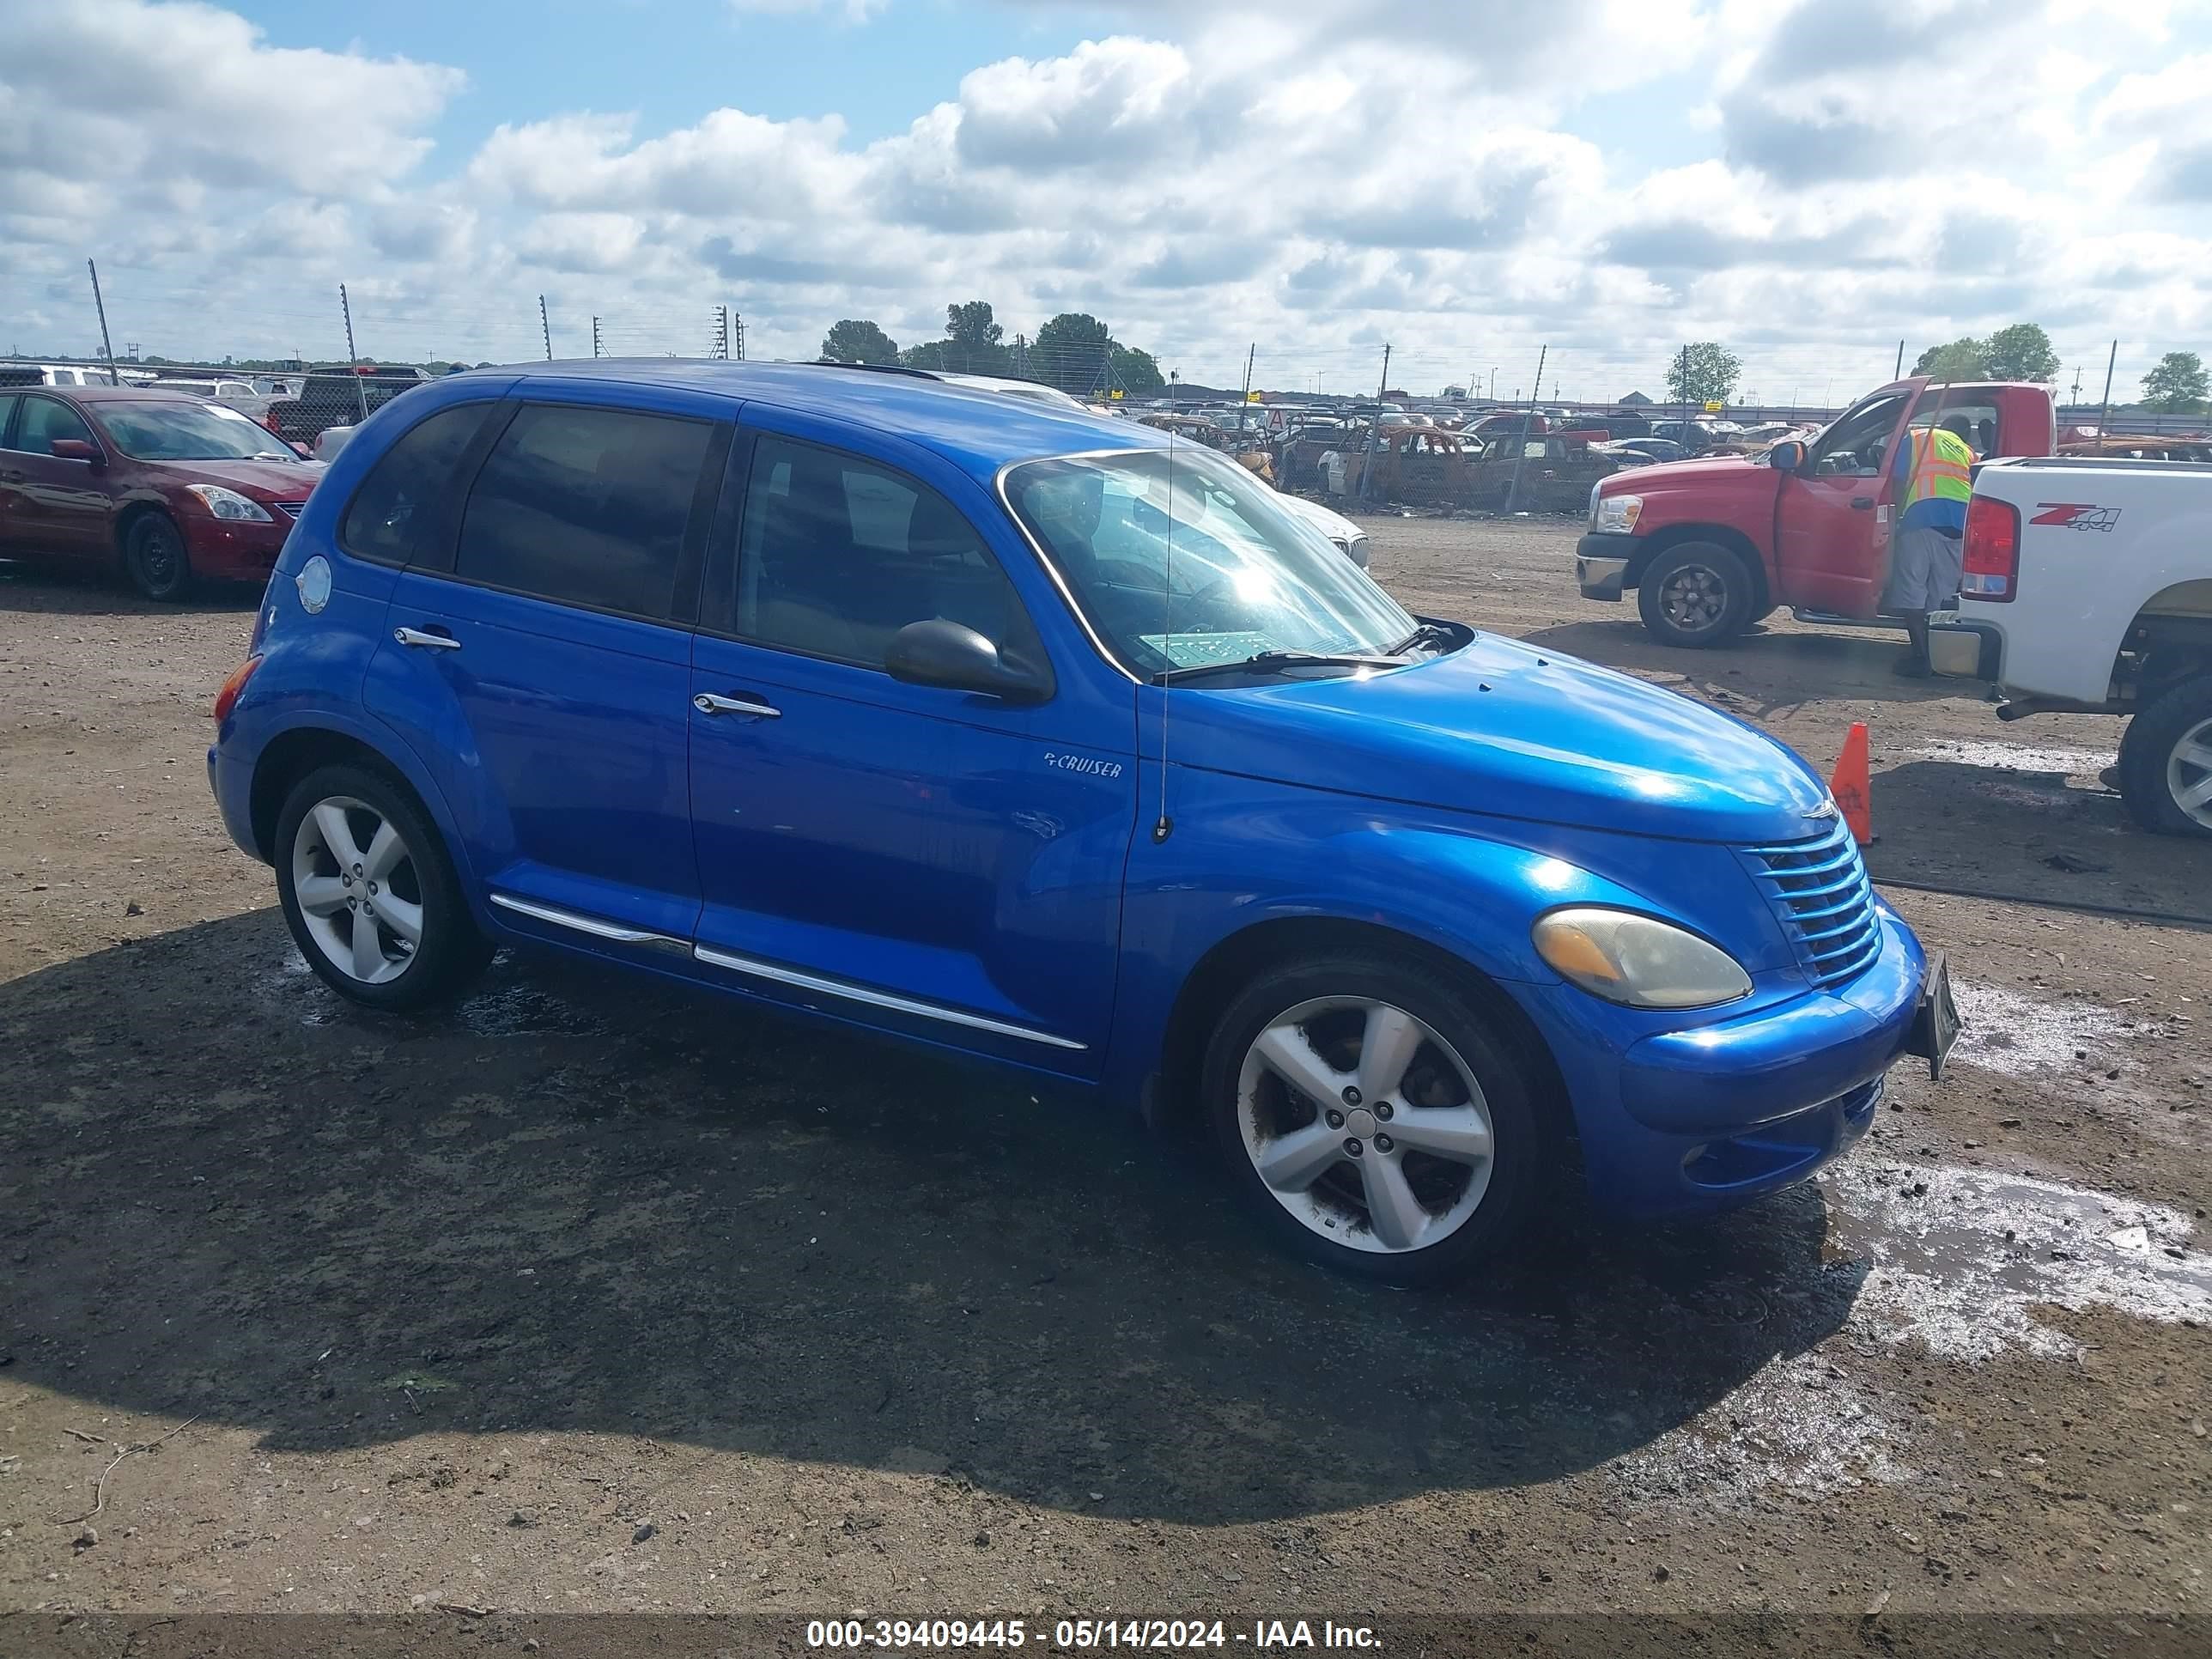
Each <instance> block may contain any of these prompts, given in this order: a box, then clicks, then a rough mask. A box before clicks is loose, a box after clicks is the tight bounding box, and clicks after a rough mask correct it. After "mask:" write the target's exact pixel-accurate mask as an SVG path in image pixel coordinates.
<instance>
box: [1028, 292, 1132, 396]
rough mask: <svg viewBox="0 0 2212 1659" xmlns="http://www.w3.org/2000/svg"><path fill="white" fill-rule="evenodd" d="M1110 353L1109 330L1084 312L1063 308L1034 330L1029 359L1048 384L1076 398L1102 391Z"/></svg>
mask: <svg viewBox="0 0 2212 1659" xmlns="http://www.w3.org/2000/svg"><path fill="white" fill-rule="evenodd" d="M1113 352H1114V331H1113V330H1111V329H1109V328H1108V327H1107V326H1106V325H1105V324H1103V323H1102V322H1100V321H1099V320H1098V319H1097V318H1096V317H1093V316H1091V314H1090V313H1088V312H1082V311H1063V312H1061V313H1060V315H1059V316H1057V317H1055V318H1054V319H1052V320H1051V321H1050V322H1048V323H1047V324H1046V325H1044V326H1043V327H1042V328H1041V329H1039V330H1038V331H1037V337H1036V343H1035V344H1034V345H1032V346H1031V347H1030V362H1031V364H1032V365H1033V367H1034V368H1036V372H1037V373H1039V374H1042V375H1043V377H1044V378H1045V380H1047V381H1048V382H1049V383H1050V384H1051V385H1054V386H1058V387H1059V388H1060V390H1061V391H1062V392H1073V394H1075V395H1076V396H1078V397H1080V396H1082V395H1083V394H1084V393H1085V392H1094V391H1103V390H1104V387H1103V385H1102V382H1103V380H1104V379H1105V372H1106V369H1107V368H1108V367H1109V364H1110V363H1111V362H1112V361H1113Z"/></svg>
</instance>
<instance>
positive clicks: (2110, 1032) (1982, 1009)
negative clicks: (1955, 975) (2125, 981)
mask: <svg viewBox="0 0 2212 1659" xmlns="http://www.w3.org/2000/svg"><path fill="white" fill-rule="evenodd" d="M1951 989H1952V993H1953V994H1954V995H1955V996H1956V997H1957V998H1958V1000H1959V1012H1960V1015H1961V1016H1962V1017H1963V1018H1965V1020H1966V1025H1965V1028H1964V1029H1963V1030H1960V1033H1959V1046H1958V1047H1957V1048H1954V1049H1953V1050H1952V1051H1951V1058H1952V1059H1954V1060H1958V1061H1960V1063H1961V1064H1964V1065H1968V1066H1980V1067H1982V1068H1983V1069H1984V1070H1985V1071H1991V1072H2002V1073H2004V1074H2005V1075H2006V1076H2007V1077H2030V1076H2033V1074H2035V1073H2039V1072H2056V1071H2075V1072H2078V1071H2080V1070H2081V1068H2082V1067H2083V1066H2087V1065H2088V1064H2090V1063H2092V1062H2094V1063H2096V1064H2097V1065H2098V1066H2100V1067H2101V1068H2102V1069H2105V1070H2107V1071H2109V1070H2111V1069H2112V1067H2113V1066H2124V1065H2128V1064H2131V1063H2132V1062H2130V1061H2127V1060H2123V1059H2121V1058H2119V1057H2118V1056H2117V1055H2115V1054H2113V1053H2112V1044H2113V1043H2114V1042H2117V1041H2118V1040H2119V1039H2120V1038H2121V1037H2122V1036H2124V1029H2123V1024H2124V1023H2123V1021H2122V1019H2121V1018H2120V1016H2119V1015H2118V1014H2116V1013H2114V1012H2112V1010H2111V1009H2109V1008H2106V1007H2102V1006H2100V1005H2098V1004H2096V1003H2093V1002H2071V1001H2058V1000H2048V999H2045V998H2041V997H2031V996H2023V995H2022V994H2021V993H2019V992H2018V991H2013V990H2008V989H2007V988H2006V987H2003V986H2002V985H1988V984H1983V983H1979V982H1977V981H1972V980H1960V981H1955V982H1954V984H1953V985H1952V987H1951ZM2076 1049H2086V1050H2087V1051H2088V1054H2089V1059H2088V1060H2076V1059H2075V1057H2074V1055H2075V1050H2076Z"/></svg>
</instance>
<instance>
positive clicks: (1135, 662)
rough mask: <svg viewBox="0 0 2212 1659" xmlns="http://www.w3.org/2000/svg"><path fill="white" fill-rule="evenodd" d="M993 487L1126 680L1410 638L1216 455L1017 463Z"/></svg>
mask: <svg viewBox="0 0 2212 1659" xmlns="http://www.w3.org/2000/svg"><path fill="white" fill-rule="evenodd" d="M1006 498H1007V500H1008V501H1010V502H1011V503H1012V506H1013V509H1014V512H1015V514H1016V515H1017V516H1018V518H1019V519H1020V520H1022V522H1023V524H1024V526H1027V528H1028V529H1029V531H1030V534H1031V535H1033V536H1035V537H1036V540H1037V543H1038V544H1039V545H1040V546H1042V548H1044V550H1046V552H1047V554H1048V556H1050V557H1051V559H1052V561H1053V562H1054V565H1055V566H1056V567H1057V568H1059V570H1060V574H1062V576H1063V577H1064V578H1065V579H1066V581H1067V584H1068V586H1070V587H1071V588H1072V589H1073V591H1074V593H1075V598H1076V603H1077V604H1078V605H1080V606H1081V607H1082V610H1083V612H1084V615H1085V617H1086V618H1088V619H1089V621H1090V623H1091V628H1092V629H1094V630H1095V631H1096V632H1097V635H1098V636H1099V638H1100V639H1102V640H1103V641H1105V643H1106V647H1107V648H1108V650H1109V651H1110V652H1111V653H1113V655H1114V657H1115V659H1116V660H1118V661H1119V662H1120V663H1121V665H1122V666H1123V667H1125V668H1127V670H1128V671H1130V672H1131V673H1133V674H1135V675H1136V676H1138V677H1139V678H1152V676H1153V675H1156V674H1160V673H1164V672H1166V671H1170V670H1171V669H1177V668H1194V667H1203V666H1206V665H1211V664H1215V663H1229V662H1238V661H1243V660H1244V659H1249V658H1250V657H1253V656H1255V655H1257V654H1258V653H1261V652H1267V651H1290V652H1299V653H1316V654H1328V655H1357V656H1370V655H1376V654H1381V653H1387V652H1389V651H1390V650H1391V649H1393V648H1394V647H1397V646H1399V645H1401V643H1402V642H1403V641H1404V640H1405V638H1406V636H1407V635H1408V634H1409V633H1411V632H1412V631H1413V628H1414V623H1413V617H1410V616H1409V615H1407V612H1406V611H1404V609H1402V608H1401V606H1400V605H1399V604H1398V602H1397V601H1396V600H1395V599H1392V598H1391V597H1390V596H1389V594H1387V593H1385V592H1383V590H1382V589H1381V588H1380V587H1377V586H1376V585H1375V584H1374V582H1373V581H1371V580H1369V578H1368V577H1367V575H1366V574H1365V573H1364V572H1363V571H1361V570H1360V569H1359V568H1358V567H1357V566H1356V565H1354V564H1352V562H1351V561H1350V560H1348V559H1346V557H1345V556H1344V555H1343V554H1342V553H1340V552H1339V551H1338V550H1336V549H1335V548H1334V546H1332V545H1331V544H1329V542H1328V540H1327V538H1324V537H1322V535H1321V534H1320V532H1317V531H1314V530H1310V529H1308V528H1307V527H1306V526H1304V525H1303V524H1302V523H1300V522H1299V521H1297V520H1294V519H1292V518H1291V516H1290V514H1289V513H1286V512H1285V511H1284V510H1283V508H1282V507H1281V506H1280V505H1279V503H1278V502H1277V501H1276V500H1275V498H1274V492H1273V490H1272V489H1269V488H1268V487H1267V485H1266V484H1264V483H1261V482H1260V481H1259V480H1258V479H1257V478H1255V477H1253V476H1252V475H1251V474H1250V473H1249V472H1247V471H1244V470H1243V468H1242V467H1240V466H1237V465H1234V464H1233V463H1231V462H1228V461H1225V460H1223V459H1221V458H1220V457H1219V456H1217V455H1212V454H1210V453H1206V452H1203V451H1192V450H1187V449H1185V450H1176V451H1174V452H1172V453H1171V452H1169V451H1166V450H1157V449H1154V450H1139V451H1133V452H1131V453H1126V454H1120V455H1103V456H1071V457H1068V458H1066V459H1058V460H1044V461H1027V462H1024V463H1023V464H1022V465H1018V466H1016V467H1014V468H1013V469H1012V470H1011V471H1009V472H1008V473H1007V475H1006Z"/></svg>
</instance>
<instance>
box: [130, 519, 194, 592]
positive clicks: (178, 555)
mask: <svg viewBox="0 0 2212 1659" xmlns="http://www.w3.org/2000/svg"><path fill="white" fill-rule="evenodd" d="M123 574H125V576H127V577H129V578H130V579H131V586H133V587H135V588H137V590H138V592H140V593H142V594H143V595H144V596H145V597H146V598H148V599H153V600H155V601H156V602H157V603H159V604H162V605H174V604H175V603H176V602H177V601H178V600H179V599H183V598H184V597H185V594H187V593H189V592H191V586H192V559H191V553H190V552H189V551H187V550H186V549H185V533H184V532H182V531H181V530H179V529H178V528H177V521H176V520H174V519H173V518H171V517H170V516H169V515H168V514H167V513H140V514H139V515H138V516H137V518H135V519H133V520H131V528H130V530H129V531H128V532H125V535H124V538H123Z"/></svg>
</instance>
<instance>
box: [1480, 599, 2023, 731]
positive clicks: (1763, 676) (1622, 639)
mask: <svg viewBox="0 0 2212 1659" xmlns="http://www.w3.org/2000/svg"><path fill="white" fill-rule="evenodd" d="M1522 643H1523V644H1526V645H1532V646H1535V647H1539V648H1549V649H1551V650H1554V651H1557V652H1559V653H1561V654H1562V655H1565V656H1570V657H1581V658H1583V659H1586V660H1588V661H1590V662H1597V663H1603V664H1605V665H1607V667H1610V668H1620V669H1628V670H1634V671H1641V672H1644V673H1650V674H1657V675H1661V676H1666V675H1674V676H1678V677H1680V678H1682V679H1683V680H1685V681H1686V682H1687V683H1688V684H1689V685H1690V686H1691V687H1692V688H1694V689H1696V690H1701V691H1704V692H1705V693H1706V694H1707V695H1708V696H1717V698H1718V700H1719V701H1721V702H1723V703H1724V704H1726V705H1727V706H1728V707H1729V710H1730V712H1731V713H1735V714H1743V715H1746V716H1747V717H1749V718H1753V719H1764V718H1765V717H1767V716H1769V715H1771V714H1780V713H1784V712H1786V711H1788V710H1790V709H1794V708H1802V706H1803V705H1804V704H1805V703H1806V702H1808V701H1809V700H1814V699H1828V698H1834V697H1848V698H1850V699H1852V700H1854V701H1857V702H1867V701H1874V702H1938V701H1941V700H1942V699H1945V698H1956V697H1970V698H1978V697H1979V696H1981V695H1982V686H1981V683H1980V682H1979V681H1978V680H1960V679H1941V678H1938V679H1925V680H1915V679H1906V678H1902V677H1901V676H1899V675H1898V674H1896V673H1894V672H1893V669H1894V667H1895V665H1896V664H1897V663H1898V661H1899V659H1901V658H1902V657H1903V655H1904V653H1905V635H1904V634H1903V633H1902V632H1901V631H1900V632H1898V633H1889V632H1887V631H1881V630H1875V629H1868V630H1866V631H1865V632H1863V633H1854V632H1849V631H1846V630H1843V629H1838V630H1837V631H1835V632H1833V633H1820V632H1815V631H1814V630H1812V629H1803V628H1797V627H1795V626H1790V627H1771V626H1768V625H1765V624H1759V623H1754V624H1753V627H1752V629H1751V631H1750V632H1749V633H1747V634H1745V635H1742V636H1741V637H1740V638H1738V639H1735V640H1733V641H1729V644H1728V645H1726V646H1724V647H1720V648H1718V649H1717V650H1712V651H1693V650H1686V649H1683V648H1681V647H1677V646H1671V645H1662V644H1661V643H1660V642H1659V641H1657V640H1655V639H1653V638H1652V637H1651V635H1650V634H1648V633H1646V632H1645V631H1644V626H1643V624H1642V623H1639V622H1638V621H1637V620H1636V611H1635V607H1634V606H1633V605H1630V606H1629V607H1628V609H1627V610H1626V611H1625V613H1624V614H1623V616H1622V618H1621V619H1620V621H1618V622H1612V621H1607V622H1572V623H1559V625H1557V626H1556V627H1552V628H1544V629H1537V630H1536V631H1535V632H1534V633H1531V634H1527V635H1522Z"/></svg>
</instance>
